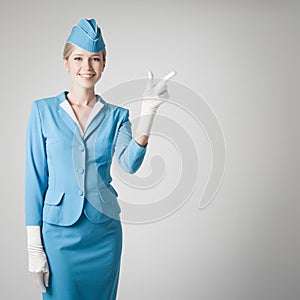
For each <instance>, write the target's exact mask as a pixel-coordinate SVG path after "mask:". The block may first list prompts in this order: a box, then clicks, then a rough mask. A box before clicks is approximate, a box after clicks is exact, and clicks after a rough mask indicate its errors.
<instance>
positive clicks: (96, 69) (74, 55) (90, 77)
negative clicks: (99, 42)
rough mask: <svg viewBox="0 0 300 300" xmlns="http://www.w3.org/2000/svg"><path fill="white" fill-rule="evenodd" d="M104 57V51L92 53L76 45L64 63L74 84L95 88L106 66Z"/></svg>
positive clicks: (85, 87)
mask: <svg viewBox="0 0 300 300" xmlns="http://www.w3.org/2000/svg"><path fill="white" fill-rule="evenodd" d="M103 58H104V57H103V53H102V51H100V52H97V53H92V52H88V51H85V50H83V49H81V48H79V47H74V49H73V51H72V52H71V54H70V56H69V57H68V58H65V59H64V65H65V68H66V70H67V72H68V73H69V74H70V76H71V79H72V82H73V86H74V85H75V86H77V87H81V88H84V89H91V88H94V86H95V84H96V83H97V81H98V80H99V79H100V78H101V75H102V72H103V69H104V67H105V61H104V59H103Z"/></svg>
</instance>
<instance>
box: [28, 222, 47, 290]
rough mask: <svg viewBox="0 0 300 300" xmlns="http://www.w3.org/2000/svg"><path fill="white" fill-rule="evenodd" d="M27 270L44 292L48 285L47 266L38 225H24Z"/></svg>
mask: <svg viewBox="0 0 300 300" xmlns="http://www.w3.org/2000/svg"><path fill="white" fill-rule="evenodd" d="M26 231H27V252H28V271H29V275H30V277H31V279H32V281H33V282H34V283H35V284H36V285H37V286H38V287H39V288H40V289H41V291H42V292H43V293H46V287H48V285H49V274H50V273H49V266H48V261H47V257H46V254H45V252H44V248H43V245H42V240H41V227H40V226H26Z"/></svg>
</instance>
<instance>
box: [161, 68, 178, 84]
mask: <svg viewBox="0 0 300 300" xmlns="http://www.w3.org/2000/svg"><path fill="white" fill-rule="evenodd" d="M176 74H177V73H176V71H172V72H170V73H169V74H167V75H166V76H165V77H164V78H163V80H164V81H165V82H166V81H167V80H170V79H171V78H172V77H174V76H175V75H176Z"/></svg>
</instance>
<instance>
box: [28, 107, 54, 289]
mask: <svg viewBox="0 0 300 300" xmlns="http://www.w3.org/2000/svg"><path fill="white" fill-rule="evenodd" d="M47 183H48V168H47V162H46V150H45V142H44V137H43V134H42V126H41V119H40V115H39V112H38V108H37V104H36V103H35V102H33V103H32V107H31V112H30V117H29V121H28V124H27V129H26V170H25V220H26V233H27V252H28V270H29V274H30V276H31V278H32V280H33V281H34V283H35V284H37V285H38V286H39V287H40V289H41V291H42V292H45V291H46V287H45V286H48V281H49V267H48V262H47V257H46V254H45V252H44V248H43V245H42V238H41V223H42V208H43V197H44V193H45V190H46V188H47Z"/></svg>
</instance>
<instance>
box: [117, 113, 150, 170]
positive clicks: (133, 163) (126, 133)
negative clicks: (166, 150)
mask: <svg viewBox="0 0 300 300" xmlns="http://www.w3.org/2000/svg"><path fill="white" fill-rule="evenodd" d="M147 146H148V144H147V145H146V146H145V147H143V146H140V145H139V144H138V143H137V142H136V141H135V139H134V138H133V137H132V132H131V122H130V121H129V110H128V109H126V110H125V117H124V118H123V122H122V124H121V126H120V127H119V130H118V135H117V140H116V144H115V151H116V152H115V154H116V158H117V161H118V163H119V165H120V166H121V168H122V169H123V170H124V171H125V172H128V173H130V174H132V173H135V172H136V171H137V170H138V169H139V167H140V166H141V164H142V162H143V159H144V156H145V153H146V150H147Z"/></svg>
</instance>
